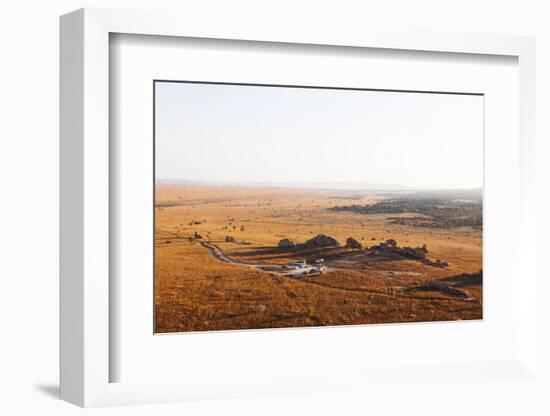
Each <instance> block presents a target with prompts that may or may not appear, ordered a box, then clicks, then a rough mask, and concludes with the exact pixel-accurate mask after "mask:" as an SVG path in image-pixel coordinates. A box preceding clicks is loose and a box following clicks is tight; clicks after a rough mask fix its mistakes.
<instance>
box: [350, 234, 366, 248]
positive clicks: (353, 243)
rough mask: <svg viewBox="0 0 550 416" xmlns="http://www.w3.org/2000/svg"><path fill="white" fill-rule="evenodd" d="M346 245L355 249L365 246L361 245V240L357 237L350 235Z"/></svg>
mask: <svg viewBox="0 0 550 416" xmlns="http://www.w3.org/2000/svg"><path fill="white" fill-rule="evenodd" d="M346 247H348V248H354V249H360V248H363V246H362V245H361V243H360V242H359V241H357V240H356V239H355V238H353V237H348V238H347V240H346Z"/></svg>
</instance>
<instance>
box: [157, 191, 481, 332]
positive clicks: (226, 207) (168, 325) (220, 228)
mask: <svg viewBox="0 0 550 416" xmlns="http://www.w3.org/2000/svg"><path fill="white" fill-rule="evenodd" d="M385 197H386V196H384V194H379V193H376V192H361V193H359V192H357V191H342V190H306V189H289V188H286V189H283V188H252V187H229V186H223V187H222V186H220V187H213V186H210V187H199V186H179V185H157V187H156V195H155V198H156V202H155V203H156V208H155V330H156V332H181V331H203V330H230V329H248V328H275V327H296V326H324V325H342V324H372V323H391V322H418V321H441V320H466V319H480V318H481V317H482V285H481V281H471V280H469V279H462V278H461V277H460V275H461V274H462V273H474V272H477V271H478V270H480V269H481V268H482V232H481V230H476V229H472V228H466V227H464V228H454V229H436V228H430V229H428V228H420V227H412V226H411V227H409V226H404V225H398V224H390V223H388V221H387V217H388V215H385V214H368V215H365V214H358V213H353V212H334V211H329V210H328V209H327V208H329V207H333V206H335V205H345V204H350V203H353V204H366V203H370V202H373V201H376V200H379V199H383V198H385ZM403 215H407V214H403ZM392 216H395V214H393V215H392ZM195 232H196V233H199V234H200V235H201V236H202V237H203V239H208V240H210V241H212V242H215V243H216V244H217V245H218V246H219V247H220V248H221V249H223V250H224V251H225V253H226V254H227V255H228V256H230V257H231V258H233V259H236V260H240V261H244V262H254V263H263V262H265V263H272V264H286V263H290V262H292V261H293V260H294V259H296V258H309V257H308V253H296V252H281V251H280V250H277V249H275V248H274V247H276V246H277V243H278V241H279V240H281V239H282V238H290V239H292V240H293V241H295V242H304V241H306V240H307V239H310V238H312V237H313V236H315V235H317V234H321V233H322V234H326V235H330V236H332V237H334V238H336V239H337V240H338V241H339V242H340V243H341V244H342V245H343V244H344V243H345V240H346V238H348V237H353V238H355V239H356V240H358V241H360V242H361V243H362V244H363V246H364V247H365V246H372V245H375V244H378V243H381V242H384V241H386V240H387V239H390V238H391V239H395V240H397V242H398V244H399V246H411V247H416V246H421V245H423V244H426V245H427V247H428V250H429V253H428V257H429V258H430V259H434V260H435V259H441V260H442V261H446V262H448V263H449V267H447V268H438V267H433V266H429V265H427V264H424V263H422V262H419V261H415V260H404V259H392V258H389V259H380V258H379V259H376V258H373V259H372V260H369V259H367V260H365V259H362V260H360V261H353V260H352V261H349V262H346V261H344V262H342V263H341V264H340V265H339V267H337V268H331V267H329V271H328V272H326V273H324V274H320V275H315V276H307V277H304V278H301V279H296V278H292V277H287V276H282V275H280V274H273V273H268V272H265V271H262V270H258V269H254V268H251V267H247V266H244V265H240V264H229V263H224V262H221V261H220V260H219V259H216V258H214V257H213V256H212V255H211V253H210V252H209V251H208V250H207V249H206V248H205V247H203V246H202V245H201V244H200V243H199V242H198V241H197V240H195V239H192V238H191V239H190V238H189V237H192V236H193V235H194V233H195ZM226 236H232V237H234V238H235V241H236V242H225V237H226ZM351 251H352V250H351V249H346V248H339V249H330V250H326V251H325V252H323V253H309V254H311V255H313V254H322V255H323V256H325V255H331V254H334V253H335V254H340V255H341V254H347V252H350V253H349V254H353V253H351ZM312 258H313V257H312ZM350 258H351V257H350ZM435 280H437V281H443V282H447V283H448V284H449V285H451V286H453V287H457V288H460V290H462V291H463V292H465V293H466V294H468V298H462V297H456V296H452V295H450V294H447V293H444V292H440V291H416V290H410V289H411V288H414V287H415V286H417V285H419V284H422V283H424V282H430V281H435Z"/></svg>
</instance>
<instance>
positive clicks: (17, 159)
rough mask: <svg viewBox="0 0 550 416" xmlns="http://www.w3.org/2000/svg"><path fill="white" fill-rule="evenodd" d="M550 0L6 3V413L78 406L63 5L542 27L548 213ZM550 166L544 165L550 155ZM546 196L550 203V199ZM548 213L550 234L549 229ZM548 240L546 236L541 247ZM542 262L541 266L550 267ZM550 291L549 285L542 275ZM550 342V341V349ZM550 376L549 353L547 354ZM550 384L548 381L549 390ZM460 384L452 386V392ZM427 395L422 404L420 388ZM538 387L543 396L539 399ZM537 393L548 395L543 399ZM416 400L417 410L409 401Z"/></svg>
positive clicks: (493, 401) (399, 403) (289, 410)
mask: <svg viewBox="0 0 550 416" xmlns="http://www.w3.org/2000/svg"><path fill="white" fill-rule="evenodd" d="M547 3H548V2H547V1H546V0H511V1H503V0H460V1H442V0H415V1H408V0H385V1H373V0H362V1H361V0H358V1H347V0H338V1H336V0H333V1H321V0H316V1H306V0H304V1H298V0H293V1H292V0H277V1H273V0H271V1H263V2H262V1H252V0H250V1H248V0H232V1H222V0H220V1H210V0H202V1H196V2H191V1H185V0H183V1H181V0H180V1H170V0H156V1H153V0H134V1H130V0H111V1H106V0H104V1H100V0H88V1H87V2H82V1H69V0H50V1H38V0H20V1H14V0H11V1H4V2H3V3H2V6H1V9H0V42H1V49H0V53H1V55H0V56H1V57H2V60H1V63H0V74H1V76H0V82H1V86H0V114H1V118H0V132H1V134H0V143H1V147H0V178H1V179H0V181H1V183H0V185H1V191H2V193H1V195H2V199H1V204H0V279H1V280H0V281H1V285H0V322H1V327H0V330H1V335H0V336H1V341H0V414H6V415H18V414H34V413H38V412H40V414H56V415H66V414H76V413H80V412H81V411H82V410H81V409H79V408H76V407H74V406H72V405H69V404H66V403H64V402H60V401H59V400H57V399H56V395H57V382H58V381H57V377H58V370H57V368H58V323H57V322H58V117H59V114H58V101H59V100H58V86H59V82H58V78H59V77H58V67H59V65H58V61H59V48H58V16H59V15H61V14H64V13H67V12H69V11H72V10H74V9H77V8H81V7H84V6H88V7H90V6H92V7H116V8H133V9H145V10H147V9H157V10H178V11H182V12H186V13H193V14H195V15H196V16H197V18H203V19H204V20H205V24H207V22H208V15H209V14H212V13H215V14H222V15H226V16H227V18H228V19H231V18H232V17H231V16H235V15H243V14H246V15H248V16H251V18H253V16H255V15H256V16H260V15H261V16H269V18H270V19H273V20H275V21H279V22H281V26H283V27H284V26H286V25H296V26H297V27H303V30H304V31H307V29H308V27H309V26H311V25H315V26H321V27H325V26H326V27H327V28H331V29H332V30H335V29H337V28H338V27H339V26H341V27H349V26H355V27H357V28H360V27H363V26H365V25H380V24H384V25H386V26H396V27H401V28H403V27H417V28H432V29H437V30H452V31H474V32H489V33H511V34H522V35H536V36H537V39H538V40H537V41H538V51H537V53H538V92H539V95H538V106H539V107H538V115H539V123H538V124H539V125H538V132H539V150H538V155H539V177H540V178H541V180H540V182H539V183H538V186H539V189H540V191H541V203H540V204H539V205H540V208H539V212H540V217H542V214H543V212H544V210H543V206H544V205H546V204H545V202H548V188H549V186H548V180H546V181H543V180H542V177H545V178H549V177H550V176H549V170H550V169H549V166H550V163H548V156H549V144H548V138H549V136H550V121H549V116H548V115H549V114H550V25H549V23H548V22H549V15H550V12H549V10H546V9H547ZM543 164H544V165H545V166H542V165H543ZM543 202H544V203H543ZM548 225H549V224H548V220H547V219H545V218H541V219H540V224H539V236H540V235H546V234H547V233H548V231H550V229H549V227H548ZM543 244H544V245H545V246H548V244H547V243H546V242H544V241H543V239H542V238H540V237H539V246H538V249H539V250H540V254H539V258H542V257H543V252H544V248H545V247H543ZM541 273H542V272H541ZM549 280H550V279H549ZM538 291H539V293H541V297H540V300H541V301H542V300H544V298H543V297H542V296H543V295H544V293H549V292H550V285H549V283H548V282H547V281H543V282H542V284H541V285H540V286H539V288H538ZM539 308H540V310H541V313H542V314H543V316H544V317H545V318H544V322H540V323H539V326H540V327H541V329H542V328H543V325H545V327H546V331H542V330H541V331H540V338H541V340H542V343H541V350H542V351H544V350H545V351H546V355H547V354H548V351H550V342H549V339H550V336H549V334H548V332H549V331H548V328H550V325H548V322H549V320H548V317H549V316H550V312H549V311H550V308H549V305H548V303H546V302H539ZM542 351H541V352H542ZM539 359H540V360H541V364H542V365H543V366H544V368H545V369H546V370H545V373H544V374H545V377H547V376H548V374H550V371H549V369H550V367H549V366H548V362H549V360H548V358H547V357H545V354H544V353H542V354H539ZM548 391H550V387H549V386H548V385H547V386H546V393H547V392H548ZM451 393H452V394H451ZM543 393H544V392H543V391H534V390H533V389H532V388H530V386H529V385H528V384H526V385H525V386H524V387H522V386H520V387H517V386H515V385H508V384H506V383H499V384H498V385H483V386H469V385H460V384H459V385H455V386H452V387H449V386H436V385H434V386H430V387H429V388H426V387H418V388H414V389H410V390H409V391H405V392H400V394H399V396H398V397H396V396H395V394H393V392H392V391H390V390H388V392H387V394H386V395H378V396H377V397H370V396H369V395H368V392H366V393H365V397H350V396H349V395H347V394H346V393H338V394H333V395H324V396H305V397H281V398H260V399H254V400H233V401H215V402H197V403H187V404H175V405H163V406H157V407H154V408H152V407H150V406H142V407H134V408H115V409H100V410H94V411H93V412H95V413H97V414H101V415H104V414H105V415H106V414H109V415H111V414H114V415H122V414H132V415H133V414H149V413H151V412H155V413H157V414H212V415H214V414H216V415H218V414H219V415H222V414H223V415H225V414H239V415H243V414H262V415H264V414H268V415H271V414H273V415H279V414H285V413H286V414H312V413H317V414H366V413H371V414H375V415H382V414H432V413H433V414H441V413H442V412H443V413H445V414H447V415H454V414H457V415H459V414H460V415H464V414H483V413H487V414H503V415H505V414H529V415H538V414H548V412H549V407H550V405H549V404H548V402H547V401H546V403H545V404H544V406H543V405H541V403H542V402H543V399H541V397H545V396H544V395H543ZM418 395H422V396H424V397H425V398H426V400H425V405H424V406H423V408H411V407H410V406H408V405H407V403H408V402H410V399H411V398H412V397H413V396H414V397H418ZM536 398H539V399H538V400H537V399H536ZM537 403H538V404H537ZM405 412H406V413H405Z"/></svg>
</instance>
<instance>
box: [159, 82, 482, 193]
mask: <svg viewBox="0 0 550 416" xmlns="http://www.w3.org/2000/svg"><path fill="white" fill-rule="evenodd" d="M155 133H156V134H155V135H156V178H157V179H186V180H199V181H215V182H220V181H222V182H246V183H254V182H263V183H265V182H269V183H280V184H284V183H291V182H294V183H296V182H299V183H312V184H320V183H348V184H350V183H351V184H353V183H370V184H377V185H382V186H390V185H402V186H405V187H415V188H440V189H449V188H473V187H481V186H482V182H483V97H481V96H467V95H448V94H420V93H400V92H377V91H350V90H327V89H308V88H284V87H258V86H241V85H212V84H186V83H168V82H162V83H159V82H157V83H156V132H155Z"/></svg>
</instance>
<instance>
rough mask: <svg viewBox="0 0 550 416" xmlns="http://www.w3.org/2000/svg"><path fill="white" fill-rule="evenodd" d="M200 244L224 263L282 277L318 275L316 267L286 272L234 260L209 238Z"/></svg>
mask: <svg viewBox="0 0 550 416" xmlns="http://www.w3.org/2000/svg"><path fill="white" fill-rule="evenodd" d="M199 243H200V245H201V246H203V247H204V248H206V249H207V250H208V251H209V252H210V254H211V255H212V257H214V258H215V259H217V260H219V261H222V262H224V263H230V264H238V265H241V266H247V267H252V268H254V269H257V270H261V271H263V272H267V273H276V274H280V275H282V276H288V277H302V276H304V272H306V274H305V275H309V276H311V275H312V274H316V273H311V271H312V270H315V267H313V266H311V267H309V268H307V269H306V268H304V269H297V270H285V269H283V266H281V265H280V264H266V263H261V264H255V263H247V262H244V261H239V260H235V259H232V258H231V257H229V256H228V255H227V254H225V252H224V251H223V250H222V249H221V248H220V247H219V246H217V245H216V244H213V243H212V242H211V241H210V237H209V236H208V241H199ZM317 273H320V272H317Z"/></svg>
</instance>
